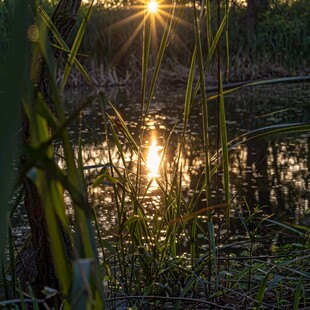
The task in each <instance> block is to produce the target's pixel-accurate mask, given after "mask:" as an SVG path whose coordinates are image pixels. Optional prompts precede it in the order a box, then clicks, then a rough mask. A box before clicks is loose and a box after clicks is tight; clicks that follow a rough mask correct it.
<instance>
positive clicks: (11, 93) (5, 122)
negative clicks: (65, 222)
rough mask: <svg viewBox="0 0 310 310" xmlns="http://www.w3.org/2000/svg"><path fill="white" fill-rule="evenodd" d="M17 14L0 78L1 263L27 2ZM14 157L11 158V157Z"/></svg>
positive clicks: (9, 191) (21, 71) (13, 149)
mask: <svg viewBox="0 0 310 310" xmlns="http://www.w3.org/2000/svg"><path fill="white" fill-rule="evenodd" d="M15 7H16V8H17V9H18V12H16V13H17V14H16V18H15V19H14V20H15V22H16V23H15V25H14V27H13V29H14V32H13V34H12V38H11V46H10V48H9V54H8V56H7V59H6V61H5V65H4V72H3V76H4V77H5V78H4V79H3V89H4V91H3V92H1V93H0V95H1V97H0V102H1V104H0V139H1V145H2V146H5V147H4V148H3V149H2V150H1V152H0V165H1V178H0V206H1V208H0V249H1V253H0V264H1V263H2V262H3V259H4V250H3V249H5V242H6V236H7V229H8V226H7V218H8V211H9V208H10V205H9V198H10V197H9V195H10V193H11V190H12V188H11V186H12V179H13V174H14V169H13V160H14V157H16V155H15V154H16V145H17V139H18V135H17V134H16V133H17V129H18V123H19V118H18V117H17V115H19V113H20V98H21V96H22V94H21V84H22V79H23V77H24V74H23V69H24V68H25V67H26V65H25V63H26V57H24V56H25V55H26V49H27V43H26V35H25V33H26V32H27V31H26V22H27V20H28V19H29V18H30V16H29V15H30V10H28V2H27V1H24V0H19V1H17V3H16V6H15ZM12 154H14V155H12Z"/></svg>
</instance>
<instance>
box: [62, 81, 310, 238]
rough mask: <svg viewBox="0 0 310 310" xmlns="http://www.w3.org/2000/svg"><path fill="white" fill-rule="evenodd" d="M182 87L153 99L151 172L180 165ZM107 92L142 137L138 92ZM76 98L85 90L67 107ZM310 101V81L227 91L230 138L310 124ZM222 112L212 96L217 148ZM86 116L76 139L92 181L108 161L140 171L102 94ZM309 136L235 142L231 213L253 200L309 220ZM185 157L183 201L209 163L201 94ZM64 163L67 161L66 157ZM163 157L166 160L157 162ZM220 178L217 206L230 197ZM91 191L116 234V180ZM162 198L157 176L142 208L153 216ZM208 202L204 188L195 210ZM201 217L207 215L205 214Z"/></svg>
mask: <svg viewBox="0 0 310 310" xmlns="http://www.w3.org/2000/svg"><path fill="white" fill-rule="evenodd" d="M183 92H184V91H183V90H181V91H179V90H175V91H173V92H171V91H170V92H168V91H165V90H161V91H159V92H157V93H156V94H155V96H154V98H153V100H152V102H151V105H150V109H149V111H148V114H147V116H146V122H145V134H144V140H143V152H144V154H145V158H146V166H147V167H144V168H143V169H144V170H143V173H144V174H145V175H148V177H154V176H157V177H158V178H162V177H163V171H165V172H166V174H168V175H169V173H171V172H172V171H173V170H174V167H175V166H176V154H177V152H178V146H179V144H180V140H181V135H182V130H183V109H184V93H183ZM107 96H108V97H109V98H110V99H111V101H112V102H113V104H114V106H115V107H116V109H117V110H118V111H119V113H120V114H121V116H122V117H123V119H124V121H125V122H126V124H127V126H128V129H129V131H130V133H131V134H132V136H133V137H134V139H135V141H138V140H139V129H140V126H141V123H140V115H141V112H140V110H141V106H140V103H139V97H138V95H137V94H136V91H130V90H119V91H116V89H112V90H110V93H109V90H108V91H107ZM77 98H79V95H77V96H75V95H70V100H68V102H67V109H68V112H70V111H73V110H74V109H76V108H77V107H78V105H79V103H80V100H79V99H77ZM309 106H310V84H309V83H305V84H304V83H299V84H281V85H280V84H278V85H272V86H256V87H251V88H244V89H242V90H238V91H236V92H234V93H231V94H229V95H227V96H225V107H226V120H227V129H228V141H230V140H233V139H234V138H236V137H240V136H241V135H242V134H245V133H247V132H249V131H254V130H256V129H260V128H263V127H267V126H275V125H279V124H289V123H309V122H310V109H309ZM106 111H107V113H109V114H111V115H114V114H115V113H114V112H113V111H112V108H111V107H109V106H107V110H106ZM217 113H218V112H217V102H216V101H210V104H209V117H210V124H209V134H210V141H211V145H212V146H211V149H210V153H211V155H213V154H214V153H215V151H216V149H217V144H218V132H217ZM80 115H81V117H80V119H79V120H77V121H76V122H75V123H74V124H72V126H71V128H70V133H71V134H72V142H73V144H74V145H77V141H78V136H79V134H80V135H81V140H82V145H83V160H84V166H85V167H86V168H87V169H86V170H85V174H86V176H87V181H88V182H89V183H91V182H93V181H94V179H95V177H96V175H97V174H98V172H99V171H100V169H101V168H102V165H107V164H109V163H111V161H112V163H113V165H114V166H116V167H118V168H119V169H125V168H126V171H127V172H128V173H129V174H132V175H134V174H135V173H136V169H137V168H136V163H137V155H136V154H135V152H134V151H133V149H132V148H131V147H130V145H129V144H128V143H126V141H125V140H124V139H123V138H122V135H121V134H120V135H119V139H120V142H121V145H122V152H123V154H124V161H125V162H123V160H122V157H121V155H120V152H119V151H118V149H117V146H116V145H115V143H114V142H113V139H112V138H111V134H110V135H108V137H109V142H107V139H106V134H105V126H104V122H103V113H102V110H101V109H100V107H99V105H98V102H96V100H95V101H94V102H93V104H92V105H91V106H88V107H87V108H85V109H83V110H82V111H81V114H80ZM112 118H113V117H112ZM113 119H114V120H115V122H116V124H117V123H118V122H119V120H117V118H116V117H115V116H114V118H113ZM119 127H120V126H119ZM116 128H118V127H116ZM170 134H171V136H170V140H169V144H168V146H167V150H166V152H165V154H164V156H163V158H162V159H161V156H162V152H163V148H164V145H165V141H167V139H168V137H169V135H170ZM309 142H310V133H309V132H302V133H295V134H292V133H289V134H288V133H286V134H278V135H272V136H265V137H260V138H257V139H253V140H249V141H247V142H244V143H240V144H238V145H235V146H234V147H231V149H230V152H229V156H230V164H231V166H230V169H231V171H230V183H231V196H232V217H234V216H235V217H236V213H234V209H235V208H238V209H239V210H241V211H242V210H246V207H245V206H246V204H247V205H248V206H249V208H250V209H251V210H253V208H255V207H261V208H262V214H265V215H268V214H274V219H276V220H279V221H282V222H285V223H295V224H301V225H309V224H310V214H309V199H310V186H309V168H310V158H309ZM108 143H109V147H108ZM57 152H59V153H62V150H61V147H58V149H57ZM109 152H110V156H111V161H110V159H109ZM181 157H182V158H181V162H182V174H181V181H182V183H181V184H182V188H181V191H182V195H183V197H184V201H189V199H190V198H191V197H193V195H196V194H197V191H199V189H200V187H201V183H202V181H201V174H202V173H203V171H204V168H205V166H204V152H203V143H202V121H201V111H200V105H199V102H198V101H197V102H196V103H195V104H194V105H193V107H192V109H191V115H190V118H189V122H188V126H187V130H186V136H185V144H184V152H183V155H182V156H181ZM59 164H60V165H62V163H61V160H60V159H59ZM159 164H160V165H161V167H160V168H159V169H158V165H159ZM96 167H98V168H96ZM122 171H123V170H122ZM146 179H147V178H146ZM214 179H216V180H217V181H214V184H213V185H212V195H211V196H212V201H211V204H213V205H217V204H221V203H223V197H222V194H221V173H219V176H218V177H217V178H214ZM89 192H90V201H91V205H92V206H93V207H94V208H95V209H96V211H97V213H98V215H99V222H100V225H101V229H102V231H103V233H104V236H105V237H107V238H114V236H115V234H116V230H115V229H116V227H117V222H118V221H119V219H118V217H117V210H116V207H115V200H114V195H113V191H112V187H111V186H109V184H106V185H103V186H100V187H95V188H93V187H92V186H89ZM162 199H163V193H162V191H161V190H160V188H159V186H158V184H157V183H156V182H155V181H154V182H153V183H152V184H151V186H150V188H149V189H148V190H147V193H146V194H145V196H144V198H143V207H144V208H145V212H146V214H147V217H148V218H149V220H150V223H151V221H152V220H153V217H154V212H153V210H157V214H158V212H159V210H160V208H161V204H162ZM126 203H127V204H128V205H130V204H131V201H130V198H129V197H126ZM204 206H205V198H204V195H200V197H197V201H196V210H199V209H201V208H203V207H204ZM201 218H202V219H204V218H206V217H205V216H204V215H201ZM237 233H238V231H237Z"/></svg>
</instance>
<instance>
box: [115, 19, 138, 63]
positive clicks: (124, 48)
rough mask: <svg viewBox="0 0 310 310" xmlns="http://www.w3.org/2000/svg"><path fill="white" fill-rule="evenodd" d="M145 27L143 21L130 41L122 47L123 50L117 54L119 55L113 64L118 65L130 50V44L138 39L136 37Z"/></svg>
mask: <svg viewBox="0 0 310 310" xmlns="http://www.w3.org/2000/svg"><path fill="white" fill-rule="evenodd" d="M143 25H144V20H142V21H141V22H140V24H139V25H138V27H137V28H136V29H135V31H134V32H133V33H132V34H131V36H130V37H129V38H128V40H127V41H126V43H125V44H124V45H123V46H122V48H121V49H120V51H119V52H118V53H117V55H116V56H115V57H114V59H113V61H112V63H114V64H115V63H117V62H118V61H119V60H120V59H121V58H122V57H123V56H124V54H125V53H126V51H127V50H128V48H129V46H130V44H131V43H132V42H133V40H134V39H135V38H136V36H137V35H138V33H139V31H140V30H141V29H142V27H143Z"/></svg>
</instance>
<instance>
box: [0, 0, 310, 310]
mask: <svg viewBox="0 0 310 310" xmlns="http://www.w3.org/2000/svg"><path fill="white" fill-rule="evenodd" d="M18 4H19V6H17V7H18V8H19V10H20V11H19V14H22V13H23V12H27V14H28V15H29V16H28V15H27V18H29V19H30V20H31V12H32V13H34V12H37V15H36V18H37V26H36V27H32V28H31V29H32V30H33V31H35V33H34V35H35V36H34V37H33V36H30V37H29V38H30V39H31V38H34V40H33V41H34V42H33V43H32V48H33V49H34V50H36V51H39V55H41V57H43V58H44V59H45V62H46V68H47V74H48V77H49V80H48V83H49V84H48V87H49V88H50V92H51V97H48V96H46V94H45V93H44V91H42V89H41V90H38V89H37V88H36V87H34V86H33V85H31V83H30V82H29V79H24V76H23V75H21V74H18V72H16V71H17V69H14V70H15V71H14V70H13V68H20V67H24V68H25V70H26V73H25V74H26V76H29V71H30V65H29V59H28V58H24V57H22V55H24V54H26V51H29V48H28V45H29V42H26V37H25V35H23V34H24V33H25V31H24V30H26V29H29V28H28V27H29V25H28V24H26V23H25V19H23V18H17V19H16V25H15V26H14V28H13V29H15V31H16V32H14V33H13V34H12V43H11V44H12V45H11V47H10V48H9V53H8V58H7V61H6V67H5V71H4V73H5V76H7V79H6V80H5V81H4V85H3V91H2V93H1V97H2V99H3V101H2V99H1V102H10V103H11V104H6V105H1V109H2V111H1V112H2V113H1V115H2V119H3V122H2V121H1V122H0V124H1V125H0V126H2V129H1V130H0V133H1V138H2V139H3V141H5V142H3V143H2V145H6V148H7V152H1V156H2V157H1V164H3V167H4V170H3V173H2V175H1V187H0V191H1V192H0V197H1V199H2V203H1V205H2V206H6V207H2V208H1V210H0V212H1V214H0V215H1V217H0V218H1V225H0V227H1V229H2V231H1V234H0V243H1V249H3V251H1V255H2V257H1V266H2V276H1V284H2V286H3V288H4V291H3V292H1V294H3V296H4V297H3V298H2V299H3V301H1V302H0V305H1V306H3V307H7V308H11V306H13V305H14V307H19V306H20V307H21V308H25V307H26V306H27V305H28V304H29V303H30V304H32V306H33V307H34V308H39V306H40V305H45V306H47V304H49V306H51V307H53V306H59V304H57V299H55V296H56V297H58V300H59V297H60V296H61V301H63V303H64V307H65V308H75V307H76V308H86V307H89V308H98V309H102V308H112V309H113V308H115V309H118V308H124V307H129V306H133V307H138V308H148V309H149V308H165V307H167V308H171V307H173V308H175V309H182V308H185V307H187V306H196V307H203V308H212V307H220V308H222V309H225V308H229V309H231V308H240V307H244V308H245V307H252V308H256V309H258V308H262V307H265V308H271V307H274V306H281V307H291V308H292V307H293V308H295V309H297V308H298V307H299V305H302V306H303V307H307V306H308V305H309V297H308V294H307V293H308V292H309V277H310V276H309V267H308V265H307V264H306V262H307V259H308V258H309V255H310V252H309V251H310V249H309V229H308V228H307V227H303V226H301V225H294V224H288V223H283V222H280V221H275V220H274V219H273V218H272V217H271V216H270V215H266V214H265V213H264V212H262V210H263V208H262V207H263V206H257V207H256V208H254V209H251V208H250V207H249V206H248V204H247V201H246V199H244V201H242V202H239V201H237V202H236V200H235V199H234V198H235V197H232V195H231V191H230V189H231V186H230V185H231V180H230V175H231V174H230V152H231V149H232V148H234V147H237V146H238V145H239V144H241V143H247V142H248V141H251V140H253V139H257V138H260V137H265V136H271V135H277V134H280V133H290V132H297V133H301V132H308V131H309V128H310V125H309V124H308V123H290V124H280V125H273V126H269V127H264V128H259V129H255V130H251V131H250V130H249V131H248V132H247V133H245V134H244V135H242V136H238V137H236V138H235V139H233V140H231V141H229V139H228V134H227V131H228V130H227V126H228V125H227V122H226V115H225V114H226V113H225V96H226V95H227V94H229V93H231V92H233V91H236V90H237V89H239V88H241V87H249V86H252V87H254V86H257V85H263V84H267V83H269V84H271V83H276V82H279V81H280V80H279V79H274V80H269V81H256V82H253V83H251V84H250V85H243V86H240V87H235V88H233V89H228V90H224V87H223V82H222V80H223V78H222V75H223V73H222V72H221V68H222V66H221V61H222V60H223V59H228V60H229V58H230V56H229V55H228V49H225V50H222V49H221V45H222V44H224V43H223V42H226V43H225V44H228V40H227V32H226V31H227V21H228V14H229V6H228V3H227V4H226V6H225V8H224V10H222V8H221V5H220V1H218V10H217V14H218V15H216V16H214V15H211V11H210V5H211V4H210V1H209V0H207V1H206V3H205V6H204V7H198V6H196V5H195V3H193V6H192V7H191V17H192V20H191V23H190V25H191V31H192V36H193V37H194V44H193V45H192V46H191V47H189V50H190V55H191V62H190V67H189V71H188V79H187V84H186V86H185V87H184V89H183V91H184V101H183V102H184V106H183V108H184V113H183V117H184V119H183V124H182V126H181V131H180V134H179V141H178V142H179V143H178V147H177V149H176V150H175V156H174V158H173V159H172V160H171V163H170V167H167V166H166V165H165V156H166V155H167V154H168V152H169V148H170V141H171V136H172V134H173V132H174V131H175V128H176V125H172V126H171V128H170V134H169V135H168V136H167V137H165V140H164V141H163V143H162V147H161V149H159V148H157V147H156V144H151V143H149V144H148V146H149V150H153V152H154V151H155V152H157V155H158V160H156V163H157V165H158V167H157V169H154V171H155V172H154V171H153V174H152V175H151V177H150V176H149V173H148V172H149V171H148V156H146V155H145V152H144V148H145V145H146V141H147V140H150V138H149V137H148V136H147V132H146V130H145V124H146V122H147V116H148V114H149V110H150V107H151V105H152V102H153V98H154V92H155V90H156V85H157V82H158V79H159V74H160V72H161V70H162V67H163V64H164V55H165V53H166V52H167V46H168V45H169V44H168V43H169V39H170V38H171V33H172V32H173V31H174V30H175V29H176V28H177V26H178V25H179V23H181V22H182V16H183V13H184V7H185V1H181V2H179V3H177V4H176V3H171V4H169V5H167V6H162V7H161V6H160V5H159V7H158V13H155V12H148V11H146V10H145V7H142V8H141V12H142V13H143V14H142V15H143V23H142V24H141V25H142V27H141V31H142V32H143V40H142V50H141V63H142V67H141V87H140V110H141V115H140V120H139V124H138V126H139V136H138V137H135V136H133V135H132V133H131V131H130V129H129V128H128V125H127V122H126V117H125V116H122V115H121V113H120V112H119V110H118V109H117V107H116V104H113V103H112V102H110V101H109V98H107V96H106V95H105V93H104V92H103V91H102V90H98V89H97V88H95V87H94V86H93V83H92V80H91V78H90V77H89V75H88V74H87V72H86V70H85V69H84V68H83V66H82V64H81V63H80V62H79V61H78V59H77V55H78V50H79V46H80V45H81V40H82V37H83V35H84V32H85V29H87V28H86V27H87V23H88V22H89V18H90V16H91V13H92V10H93V7H94V4H93V2H91V3H90V5H89V6H88V7H87V10H86V12H85V15H84V19H83V21H82V23H81V24H80V25H79V28H78V30H77V32H76V35H75V37H74V40H73V43H72V46H71V47H69V46H68V44H67V43H66V42H65V41H64V40H63V38H62V35H61V34H59V29H58V30H57V27H55V26H54V24H53V22H52V20H51V19H50V18H49V16H48V15H47V14H46V12H45V10H44V9H43V8H42V7H41V6H36V5H38V4H37V3H35V2H34V1H33V2H31V4H32V6H33V7H32V11H30V10H29V8H26V2H23V1H18ZM154 14H162V17H159V16H154ZM212 14H213V13H212ZM160 18H161V19H162V20H163V24H164V26H163V30H162V33H161V37H160V38H161V39H160V41H159V44H158V50H157V53H156V54H155V55H153V56H155V59H154V58H152V57H153V56H150V55H151V54H152V53H151V52H152V45H151V44H152V37H153V36H154V31H153V27H154V23H155V21H158V19H160ZM214 20H217V21H216V25H215V24H214ZM47 29H49V30H50V32H51V33H52V36H53V38H54V39H53V47H54V48H55V45H56V47H57V50H61V51H62V52H63V53H64V55H65V56H64V57H65V58H66V59H67V61H66V62H65V63H66V66H65V68H64V75H63V76H62V79H61V81H60V86H58V85H57V83H56V79H55V76H54V75H53V74H52V72H53V70H54V69H55V64H54V63H53V62H54V61H53V60H54V57H55V54H54V53H53V52H52V51H51V49H50V46H49V45H48V44H47V41H48V38H49V36H48V35H47V34H46V33H47ZM37 31H39V34H40V36H39V37H37V36H36V32H37ZM224 34H225V35H224ZM205 45H206V46H207V48H205ZM17 46H18V48H17ZM20 51H22V55H21V54H19V52H20ZM225 53H226V56H225V57H223V56H222V54H225ZM36 59H37V58H35V60H36ZM32 61H34V60H32ZM212 63H215V64H216V68H217V83H218V85H217V90H216V94H209V93H208V92H207V86H208V85H207V84H206V76H208V74H209V71H210V66H211V65H212ZM16 64H18V66H16ZM35 64H36V63H35ZM72 66H76V67H77V68H78V70H79V71H80V72H81V74H82V76H83V78H84V79H85V81H87V83H88V84H89V85H90V86H89V87H90V88H91V89H92V95H91V96H90V98H88V100H86V101H83V102H82V103H81V104H80V105H79V106H78V108H77V109H75V110H74V111H73V112H72V113H70V114H69V115H66V114H65V109H64V106H63V97H62V96H61V95H62V92H63V91H64V89H65V86H66V82H67V80H68V79H69V77H70V72H71V69H72ZM150 66H153V68H154V69H153V71H152V74H151V75H150V74H148V72H149V71H148V69H149V67H150ZM195 75H196V76H198V79H197V80H195V79H194V77H195ZM16 77H17V78H18V79H17V80H16ZM288 80H289V79H286V80H284V79H283V80H282V82H285V81H288ZM21 85H22V86H23V87H21ZM50 98H53V101H52V102H53V104H54V106H50V105H49V104H50V102H48V99H50ZM20 100H21V101H22V104H23V108H24V109H25V112H26V115H27V118H28V120H29V126H30V130H29V134H30V136H29V141H23V145H22V147H21V148H20V149H16V148H17V145H18V141H17V138H18V137H17V136H16V132H17V131H18V130H17V128H18V125H19V126H21V121H19V122H18V119H17V120H16V122H13V121H12V115H14V116H15V115H18V114H19V110H20ZM94 100H96V101H97V102H98V105H99V108H100V112H101V117H102V119H103V120H102V124H103V133H104V135H103V138H102V139H103V142H105V145H106V146H107V155H108V156H107V158H106V159H105V161H106V163H105V164H98V165H93V166H85V164H84V163H83V157H82V152H83V143H82V133H79V138H78V144H77V146H76V147H74V146H72V143H71V140H70V135H69V132H68V125H69V124H70V123H72V122H74V121H76V120H77V121H79V114H80V112H81V111H83V109H84V108H86V107H88V106H89V105H90V104H91V102H93V101H94ZM213 101H216V102H217V106H218V111H217V115H215V118H216V120H217V126H216V136H217V137H218V138H217V145H216V150H215V151H213V149H212V148H211V142H210V132H211V130H213V129H212V128H213V127H211V126H210V118H211V117H210V104H211V103H212V102H213ZM196 104H198V105H199V111H200V112H201V123H202V124H203V125H202V135H201V140H202V145H203V150H204V152H203V163H204V169H203V171H202V172H201V173H200V175H199V177H198V181H197V183H196V184H195V188H194V193H195V194H194V195H192V196H191V197H186V196H185V195H184V193H183V184H182V180H183V179H182V175H183V173H184V171H183V169H184V163H183V158H184V153H185V152H186V147H187V146H186V140H187V130H188V126H189V119H190V117H191V114H192V113H193V106H194V105H196ZM53 110H55V111H56V113H54V111H53ZM275 112H276V111H275ZM7 137H10V139H9V141H7ZM56 140H57V141H59V142H58V143H59V144H60V146H61V148H60V149H62V152H63V153H62V154H61V153H60V152H56V151H55V148H56V146H55V145H54V142H55V141H56ZM124 145H126V146H128V148H129V150H130V153H131V154H133V155H132V157H133V158H134V157H135V159H136V165H133V164H132V162H130V163H129V162H128V161H127V160H126V158H125V152H124V148H123V146H124ZM112 146H115V147H116V149H117V155H116V153H115V152H114V148H113V147H112ZM14 152H15V153H14ZM12 153H14V154H16V156H15V165H17V164H16V163H17V162H18V156H17V155H18V154H20V153H22V154H23V156H24V157H25V158H26V159H27V160H26V162H27V165H26V166H22V167H21V169H20V170H19V171H18V172H17V173H16V175H14V174H13V170H12V166H13V165H14V163H13V161H12V156H11V154H12ZM153 155H154V154H153ZM155 155H156V154H155ZM114 156H118V157H119V158H120V163H121V165H116V164H114V161H113V159H114ZM59 157H60V158H62V160H63V162H62V167H60V166H58V165H57V164H56V162H55V158H59ZM153 162H154V161H153ZM90 169H99V170H98V171H97V172H96V173H95V175H94V174H93V179H92V180H91V182H90V183H89V184H86V180H87V178H86V170H90ZM253 173H254V172H253ZM26 178H28V179H30V180H32V181H33V183H34V184H35V188H36V189H37V191H38V193H39V195H40V198H41V200H42V206H43V208H44V212H45V213H44V214H45V216H46V223H47V227H46V233H47V234H48V236H49V238H50V241H51V244H52V247H51V249H50V250H51V255H52V259H53V262H54V266H55V272H56V275H57V279H58V280H59V282H60V287H46V288H45V289H44V291H43V292H39V293H40V296H38V292H37V289H36V282H35V281H32V280H33V278H35V277H36V276H37V274H36V273H35V272H34V274H33V277H31V278H28V279H27V280H28V281H27V280H24V281H23V280H22V279H21V277H20V274H19V268H20V269H23V268H25V267H26V266H23V261H22V260H21V258H20V253H21V252H22V251H23V250H21V249H16V247H15V243H14V241H13V238H12V237H13V233H12V219H13V214H14V213H15V212H17V209H18V206H23V203H24V204H25V203H26V202H25V201H24V202H23V201H22V199H23V195H24V194H23V193H24V192H23V191H22V190H20V188H21V184H22V182H23V181H24V180H25V179H26ZM11 180H13V181H11ZM155 185H156V188H157V191H159V193H160V194H159V195H157V196H160V197H161V198H160V207H156V206H155V207H154V208H153V210H152V214H151V216H150V214H149V210H148V209H147V206H148V201H147V200H148V199H149V194H148V193H149V192H150V191H151V190H152V187H153V186H155ZM107 187H108V188H110V189H112V190H111V191H108V190H107ZM95 189H101V190H102V192H103V194H106V195H108V194H110V193H112V195H113V204H114V208H115V209H116V214H117V216H116V223H115V225H116V227H115V231H116V233H115V236H114V238H113V239H112V240H111V239H108V238H106V236H105V235H104V234H103V232H102V229H101V227H100V221H99V219H100V216H99V214H98V210H97V208H96V206H95V205H94V204H93V202H91V201H89V197H90V195H89V191H92V190H95ZM212 191H213V192H214V191H215V193H216V195H215V196H214V195H211V193H212ZM12 193H15V195H13V194H12ZM10 197H12V199H13V204H12V203H11V204H10V203H9V199H10ZM65 199H66V200H67V199H69V201H70V203H69V206H67V205H66V203H65ZM69 209H70V212H69ZM10 210H11V214H10V217H8V214H9V211H10ZM231 221H235V222H236V223H235V224H237V227H238V229H239V230H241V231H242V233H241V234H240V235H238V233H235V232H234V231H233V230H232V225H231ZM276 227H277V228H279V230H276ZM7 231H8V234H7V235H8V236H9V238H8V242H7V243H6V238H5V236H6V232H7ZM275 231H277V233H281V231H282V232H284V233H285V234H286V235H287V236H289V237H290V238H292V240H294V242H293V243H288V244H287V245H280V246H279V248H278V249H271V251H270V253H268V254H267V255H266V254H265V255H262V254H261V253H259V251H258V249H257V248H258V246H259V238H261V237H260V236H265V237H266V235H267V234H270V235H272V234H274V232H275ZM64 236H65V237H64ZM237 237H238V238H239V240H237V241H234V238H237ZM63 238H67V239H66V240H65V242H64V240H63ZM182 240H184V241H185V242H187V243H188V244H189V250H188V251H187V252H185V253H184V247H183V244H182ZM236 242H238V248H239V249H241V250H240V251H235V246H236V244H235V243H236ZM67 243H68V244H69V246H68V245H67ZM6 244H8V253H9V254H7V252H5V250H4V249H5V245H6ZM27 245H28V244H27V242H26V243H25V246H26V247H27ZM71 247H72V251H70V248H71ZM68 248H69V251H68ZM27 249H29V253H30V255H31V251H32V250H31V248H29V247H28V248H27ZM98 252H99V254H98ZM7 256H8V257H9V261H8V260H6V257H7ZM7 266H9V268H8V269H7V268H6V267H7ZM41 267H42V270H44V265H43V266H41ZM24 271H25V270H24ZM26 274H27V268H26ZM27 282H29V283H27ZM53 298H54V299H53Z"/></svg>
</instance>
